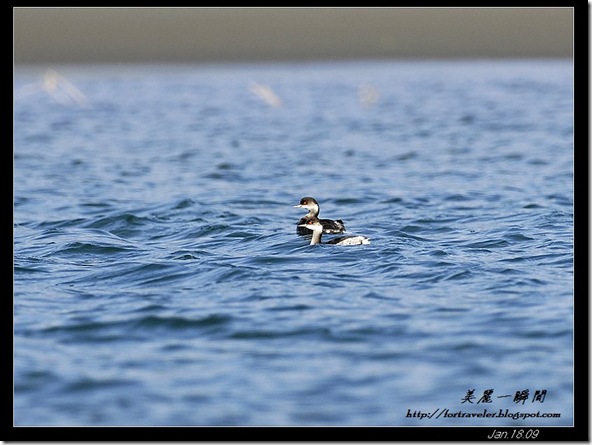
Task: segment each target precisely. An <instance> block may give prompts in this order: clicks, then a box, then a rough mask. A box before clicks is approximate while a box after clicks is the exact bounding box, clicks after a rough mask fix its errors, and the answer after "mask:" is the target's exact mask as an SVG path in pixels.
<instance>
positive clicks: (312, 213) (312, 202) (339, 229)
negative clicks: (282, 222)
mask: <svg viewBox="0 0 592 445" xmlns="http://www.w3.org/2000/svg"><path fill="white" fill-rule="evenodd" d="M294 207H299V208H303V209H307V210H308V213H307V214H306V215H305V216H303V217H302V218H300V221H298V224H296V232H298V233H299V234H300V235H309V234H310V231H309V230H307V229H305V228H303V227H302V225H303V224H306V223H307V222H308V221H310V220H313V219H316V220H318V221H319V222H320V223H321V225H322V226H323V232H324V233H343V232H345V226H344V225H343V221H341V220H340V219H336V220H332V219H319V218H318V216H319V213H320V211H321V206H320V205H319V203H318V202H317V200H316V199H314V198H311V197H310V196H305V197H304V198H302V199H301V200H300V204H298V205H297V206H294Z"/></svg>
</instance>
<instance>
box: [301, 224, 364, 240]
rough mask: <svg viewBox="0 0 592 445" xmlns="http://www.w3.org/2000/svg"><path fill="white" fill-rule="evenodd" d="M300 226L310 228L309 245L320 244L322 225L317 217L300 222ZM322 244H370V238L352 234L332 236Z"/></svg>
mask: <svg viewBox="0 0 592 445" xmlns="http://www.w3.org/2000/svg"><path fill="white" fill-rule="evenodd" d="M300 227H302V228H303V229H305V230H312V239H311V240H310V245H311V246H314V245H315V244H321V237H322V235H323V230H324V229H323V225H322V224H321V222H320V221H319V220H318V219H317V218H313V219H309V220H308V221H307V222H306V223H304V224H302V225H301V226H300ZM322 244H336V245H339V246H356V245H358V244H370V240H369V239H368V238H366V237H365V236H361V235H352V236H341V237H339V238H334V239H332V240H330V241H327V242H326V243H322Z"/></svg>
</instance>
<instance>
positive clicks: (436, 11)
mask: <svg viewBox="0 0 592 445" xmlns="http://www.w3.org/2000/svg"><path fill="white" fill-rule="evenodd" d="M13 13H14V62H15V64H17V65H19V64H55V63H152V62H176V63H200V62H219V61H266V60H269V61H273V60H340V59H392V58H405V59H421V58H431V59H434V58H525V57H532V58H570V57H571V56H572V51H573V8H570V7H558V8H519V7H517V8H20V7H19V8H14V9H13Z"/></svg>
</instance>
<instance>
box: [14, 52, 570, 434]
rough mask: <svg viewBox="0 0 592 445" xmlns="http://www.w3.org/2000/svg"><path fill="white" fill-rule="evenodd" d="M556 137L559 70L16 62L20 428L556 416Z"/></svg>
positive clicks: (563, 95) (566, 352)
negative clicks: (313, 223)
mask: <svg viewBox="0 0 592 445" xmlns="http://www.w3.org/2000/svg"><path fill="white" fill-rule="evenodd" d="M46 68H47V69H46ZM573 153H574V146H573V80H572V63H571V61H569V60H546V61H542V60H514V61H504V60H502V61H486V60H483V61H366V62H362V61H359V62H327V63H320V62H319V63H317V62H315V63H282V64H272V63H269V64H236V65H232V64H229V65H224V64H221V65H170V66H167V65H106V66H93V65H84V66H57V67H17V68H16V69H15V83H14V423H15V425H16V426H45V425H47V426H109V425H116V426H122V425H128V426H160V425H164V426H169V425H170V426H177V425H178V426H187V425H191V426H194V425H195V426H200V425H206V426H213V425H230V426H322V425H327V426H356V425H361V426H427V427H429V426H514V425H527V426H570V425H572V423H573V414H574V409H573V396H574V392H573V364H574V351H573V340H574V336H573V311H574V292H573V291H574V286H573V278H574V276H573V216H574V213H573V191H574V190H573V167H574V165H573V163H574V156H573ZM303 196H313V197H315V198H316V199H317V200H318V201H319V202H320V203H321V209H322V210H321V214H320V216H321V217H325V218H334V219H342V220H343V221H344V223H345V225H346V227H347V230H348V234H352V235H353V234H359V235H365V236H367V237H369V238H370V239H371V244H369V245H363V246H347V247H345V246H332V245H317V246H310V245H309V244H308V242H309V239H308V238H307V237H305V236H300V235H297V234H296V222H297V221H298V219H299V218H300V217H301V216H303V214H304V212H303V210H302V209H298V208H294V206H295V205H296V204H298V202H299V200H300V198H302V197H303ZM324 238H325V239H326V240H328V239H330V238H331V237H330V236H329V235H326V236H325V237H324ZM478 414H482V415H481V416H477V415H478ZM494 415H495V416H494Z"/></svg>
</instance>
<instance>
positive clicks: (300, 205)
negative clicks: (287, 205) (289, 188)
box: [294, 204, 302, 208]
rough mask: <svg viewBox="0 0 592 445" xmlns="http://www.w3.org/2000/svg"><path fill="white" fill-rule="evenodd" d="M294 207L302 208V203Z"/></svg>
mask: <svg viewBox="0 0 592 445" xmlns="http://www.w3.org/2000/svg"><path fill="white" fill-rule="evenodd" d="M294 208H302V204H298V205H297V206H294Z"/></svg>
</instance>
